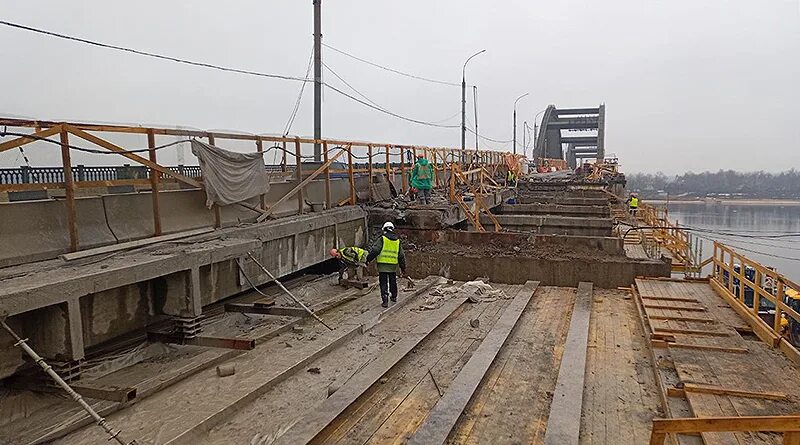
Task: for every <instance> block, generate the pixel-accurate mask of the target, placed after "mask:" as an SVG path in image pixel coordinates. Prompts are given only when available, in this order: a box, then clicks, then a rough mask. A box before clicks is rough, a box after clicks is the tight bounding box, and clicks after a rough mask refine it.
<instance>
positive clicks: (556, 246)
mask: <svg viewBox="0 0 800 445" xmlns="http://www.w3.org/2000/svg"><path fill="white" fill-rule="evenodd" d="M403 249H405V250H406V251H407V252H432V253H446V254H450V255H453V256H460V257H474V258H483V259H485V258H492V257H497V256H520V257H526V258H538V259H553V258H559V259H591V260H596V261H600V262H603V261H612V260H619V259H620V258H625V256H624V255H622V254H620V255H614V254H612V253H609V252H604V251H600V250H598V249H597V248H594V247H590V246H584V245H566V244H564V243H560V242H555V241H554V242H542V241H539V242H536V241H535V237H530V238H528V239H522V240H521V242H520V243H519V244H517V245H515V246H508V245H507V244H505V243H503V242H500V241H495V240H491V239H490V240H489V241H488V242H485V243H481V244H480V245H470V244H462V243H454V242H450V241H443V242H428V243H420V242H416V243H414V242H406V243H404V244H403Z"/></svg>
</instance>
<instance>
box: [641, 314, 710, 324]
mask: <svg viewBox="0 0 800 445" xmlns="http://www.w3.org/2000/svg"><path fill="white" fill-rule="evenodd" d="M647 318H649V319H650V320H675V321H696V322H698V323H716V322H717V320H714V319H713V318H702V317H685V316H683V315H650V314H647Z"/></svg>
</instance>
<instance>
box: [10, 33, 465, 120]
mask: <svg viewBox="0 0 800 445" xmlns="http://www.w3.org/2000/svg"><path fill="white" fill-rule="evenodd" d="M0 25H6V26H9V27H12V28H17V29H22V30H26V31H31V32H35V33H38V34H44V35H47V36H51V37H56V38H59V39H64V40H71V41H75V42H80V43H85V44H87V45H92V46H98V47H101V48H107V49H114V50H117V51H124V52H129V53H133V54H138V55H141V56H146V57H152V58H156V59H161V60H168V61H172V62H176V63H182V64H186V65H192V66H199V67H203V68H211V69H215V70H219V71H228V72H232V73H239V74H246V75H250V76H257V77H267V78H272V79H281V80H294V81H299V82H311V80H309V79H303V78H300V77H293V76H285V75H281V74H269V73H262V72H258V71H252V70H244V69H238V68H228V67H224V66H221V65H214V64H210V63H205V62H195V61H191V60H187V59H181V58H177V57H172V56H164V55H161V54H156V53H151V52H147V51H140V50H136V49H132V48H126V47H122V46H116V45H109V44H106V43H100V42H96V41H93V40H88V39H83V38H79V37H73V36H68V35H65V34H59V33H55V32H51V31H46V30H43V29H38V28H33V27H30V26H25V25H19V24H17V23H12V22H8V21H5V20H0ZM321 84H322V85H323V86H325V87H327V88H330V89H331V90H333V91H334V92H336V93H339V94H341V95H342V96H345V97H347V98H349V99H350V100H353V101H355V102H358V103H360V104H362V105H364V106H366V107H368V108H371V109H373V110H376V111H379V112H381V113H384V114H388V115H389V116H392V117H395V118H398V119H401V120H404V121H407V122H412V123H415V124H420V125H426V126H430V127H439V128H458V127H459V126H458V125H440V124H435V123H432V122H426V121H421V120H417V119H412V118H409V117H406V116H403V115H400V114H398V113H395V112H392V111H389V110H387V109H384V108H382V107H378V106H375V105H373V104H371V103H369V102H366V101H364V100H361V99H359V98H357V97H355V96H353V95H351V94H348V93H346V92H344V91H342V90H340V89H338V88H336V87H333V86H331V85H328V84H326V83H325V82H321Z"/></svg>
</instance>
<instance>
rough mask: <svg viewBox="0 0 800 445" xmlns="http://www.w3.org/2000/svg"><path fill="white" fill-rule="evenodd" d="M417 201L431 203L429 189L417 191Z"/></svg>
mask: <svg viewBox="0 0 800 445" xmlns="http://www.w3.org/2000/svg"><path fill="white" fill-rule="evenodd" d="M417 193H418V195H417V199H419V200H420V201H421V202H424V203H425V204H430V203H431V189H419V192H417Z"/></svg>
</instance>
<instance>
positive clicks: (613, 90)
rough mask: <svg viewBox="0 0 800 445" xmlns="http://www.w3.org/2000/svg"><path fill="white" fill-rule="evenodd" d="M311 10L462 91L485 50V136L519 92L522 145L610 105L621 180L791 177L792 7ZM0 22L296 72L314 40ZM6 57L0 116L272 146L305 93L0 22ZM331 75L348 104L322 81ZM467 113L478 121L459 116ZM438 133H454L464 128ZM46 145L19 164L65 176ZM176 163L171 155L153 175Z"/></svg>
mask: <svg viewBox="0 0 800 445" xmlns="http://www.w3.org/2000/svg"><path fill="white" fill-rule="evenodd" d="M323 8H324V10H323V34H324V38H323V41H324V42H325V43H327V44H329V45H332V46H334V47H336V48H338V49H342V50H345V51H347V52H350V53H352V54H355V55H357V56H360V57H362V58H365V59H368V60H371V61H374V62H377V63H380V64H383V65H387V66H390V67H392V68H395V69H399V70H402V71H406V72H411V73H414V74H417V75H420V76H426V77H432V78H436V79H442V80H447V81H452V82H460V75H461V66H462V64H463V62H464V60H465V59H466V57H468V56H469V55H470V54H472V53H474V52H475V51H477V50H480V49H486V50H487V52H486V53H485V54H483V55H481V56H479V57H476V58H475V59H474V60H473V61H472V62H470V65H469V67H468V69H467V81H468V83H474V84H476V85H478V89H479V98H478V105H479V109H478V118H479V125H480V132H481V133H482V134H485V135H486V136H489V137H492V138H496V139H511V132H512V131H511V128H512V123H511V113H512V104H513V101H514V99H515V98H516V97H517V96H519V95H520V94H522V93H525V92H529V93H530V96H529V97H527V98H525V99H523V100H521V101H520V102H519V106H518V139H521V138H522V131H521V128H522V121H523V120H527V121H529V122H532V120H533V116H534V114H536V113H537V112H539V111H540V110H542V109H543V108H545V107H546V106H547V104H550V103H552V104H556V105H557V106H559V107H570V106H595V105H597V104H599V103H601V102H605V103H606V106H607V123H606V146H607V152H614V153H616V154H617V155H618V156H619V157H620V160H621V163H622V164H623V169H624V170H625V171H628V172H634V171H648V172H655V171H658V170H661V171H664V172H666V173H677V172H683V171H686V170H694V171H700V170H706V169H709V170H717V169H719V168H726V169H727V168H731V169H738V170H761V169H763V170H768V171H777V170H784V169H788V168H792V167H794V168H800V122H798V121H799V120H798V117H797V114H796V113H797V112H798V111H800V110H798V109H797V108H798V104H800V85H799V84H798V83H799V82H800V59H798V55H799V54H800V1H798V0H768V1H752V0H704V1H696V0H664V1H647V0H603V1H597V0H594V1H591V0H586V1H576V0H562V1H557V2H553V1H547V2H545V1H514V2H512V1H493V2H487V1H473V0H436V1H431V0H405V1H402V2H396V1H392V2H389V1H376V0H325V1H324V3H323ZM0 17H2V19H5V20H9V21H14V22H18V23H22V24H27V25H30V26H35V27H41V28H45V29H48V30H52V31H55V32H62V33H65V34H71V35H75V36H78V37H84V38H88V39H94V40H99V41H102V42H106V43H110V44H117V45H121V46H129V47H133V48H137V49H141V50H146V51H153V52H158V53H162V54H166V55H173V56H178V57H183V58H187V59H193V60H199V61H205V62H211V63H215V64H220V65H226V66H231V67H237V68H245V69H252V70H257V71H263V72H270V73H279V74H286V75H290V76H299V77H302V76H304V74H305V71H306V66H307V63H308V59H309V56H310V51H311V45H312V36H311V34H312V29H313V25H312V5H311V0H303V1H299V0H273V1H263V0H262V1H234V2H201V1H188V0H185V1H168V2H165V1H153V0H141V1H138V2H136V3H135V6H132V4H131V3H120V2H109V1H81V2H63V1H56V0H51V1H34V0H30V1H14V2H11V1H6V2H4V4H3V8H2V13H0ZM0 56H1V57H2V60H3V61H4V63H3V64H2V68H1V69H0V85H2V86H3V92H2V101H0V115H3V116H9V115H18V116H25V117H32V118H39V119H69V120H84V121H105V122H124V123H141V124H158V125H169V126H176V125H182V126H187V127H195V128H202V129H226V130H241V131H247V132H259V133H261V132H264V133H281V132H282V131H283V128H284V126H285V124H286V120H287V118H288V116H289V113H290V112H291V109H292V107H293V105H294V101H295V100H296V97H297V93H298V89H299V86H300V84H299V83H298V82H290V81H281V80H272V79H263V78H254V77H247V76H243V75H239V74H232V73H223V72H217V71H211V70H206V69H201V68H195V67H189V66H182V65H178V64H175V63H171V62H166V61H158V60H151V59H148V58H144V57H141V56H136V55H131V54H125V53H117V52H114V51H111V50H107V49H101V48H94V47H89V46H86V45H82V44H78V43H73V42H66V41H60V40H57V39H53V38H49V37H44V36H40V35H36V34H32V33H28V32H24V31H19V30H14V29H9V28H6V27H0ZM323 57H324V58H325V62H326V63H327V64H328V65H329V66H330V67H331V68H332V69H333V70H335V71H336V72H337V73H338V74H339V75H341V76H342V77H343V78H344V79H345V80H347V81H348V82H349V83H350V84H352V85H353V86H355V87H356V88H357V89H359V90H360V91H361V92H362V93H364V94H365V95H367V96H368V97H369V98H370V99H372V100H374V101H375V102H377V103H378V104H380V105H382V106H383V107H385V108H387V109H389V110H392V111H394V112H396V113H399V114H402V115H406V116H409V117H412V118H416V119H420V120H430V121H441V120H443V119H446V118H448V117H450V116H453V115H454V114H457V113H458V111H459V109H460V94H461V93H460V88H458V87H452V86H442V85H435V84H431V83H426V82H421V81H418V80H412V79H408V78H405V77H401V76H398V75H396V74H392V73H389V72H386V71H382V70H379V69H376V68H373V67H371V66H368V65H365V64H362V63H360V62H357V61H354V60H352V59H349V58H347V57H345V56H342V55H340V54H336V53H334V52H333V51H330V50H323ZM324 80H325V81H326V82H330V83H331V84H332V85H334V86H336V87H338V88H341V89H343V90H346V89H347V87H345V86H344V85H342V84H341V82H339V81H338V79H336V78H334V77H333V76H332V75H330V74H329V73H325V77H324ZM312 90H313V89H312V88H311V85H310V84H309V86H308V88H307V89H306V95H305V96H304V97H303V102H302V104H301V108H300V112H299V115H298V117H297V120H296V122H295V124H294V127H293V128H292V133H295V134H302V135H310V134H312V133H313V121H312V109H313V105H312V94H311V93H312ZM468 96H470V97H471V94H469V95H468ZM323 107H324V108H323V119H324V124H323V136H325V137H337V138H348V139H358V140H371V141H377V142H392V143H415V144H424V145H436V146H453V147H456V146H459V145H460V131H459V130H458V129H441V128H430V127H425V126H420V125H416V124H412V123H408V122H404V121H401V120H397V119H395V118H393V117H389V116H386V115H383V114H380V113H378V112H376V111H374V110H370V109H368V108H366V107H364V106H363V105H360V104H358V103H355V102H352V101H350V100H348V99H346V98H343V97H341V96H339V95H338V94H336V93H333V92H326V93H325V101H324V105H323ZM468 110H470V111H469V113H468V117H469V119H470V120H471V119H472V112H471V110H472V104H471V101H470V103H469V104H468ZM445 123H447V124H455V125H458V124H459V118H458V117H453V118H452V119H450V120H448V121H446V122H445ZM468 140H469V141H474V136H472V135H468ZM160 142H162V141H160ZM163 142H166V140H165V141H163ZM130 143H131V144H132V145H131V146H130V148H136V146H138V147H142V146H144V145H145V141H144V140H141V141H133V142H130ZM83 145H88V144H83ZM468 145H470V146H472V145H473V143H470V144H468ZM482 147H485V148H488V147H494V148H503V144H495V143H484V142H482ZM49 148H50V149H49V150H48V147H46V146H34V147H31V148H30V149H28V150H27V152H28V154H29V158H30V159H31V162H32V164H34V165H42V166H44V165H57V164H58V157H57V156H55V151H54V150H53V149H52V147H49ZM505 148H510V144H506V147H505ZM75 157H76V161H77V162H85V163H87V164H90V163H93V164H98V163H100V164H103V163H105V164H118V163H121V160H120V158H117V157H114V158H102V159H99V160H97V159H96V158H97V156H95V157H91V156H89V155H82V154H76V155H75ZM173 157H174V154H165V157H164V158H162V161H164V162H166V163H169V162H170V161H171V160H172V159H173ZM21 164H22V160H21V159H19V157H18V152H17V151H12V152H7V153H3V154H0V165H3V166H9V165H21Z"/></svg>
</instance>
